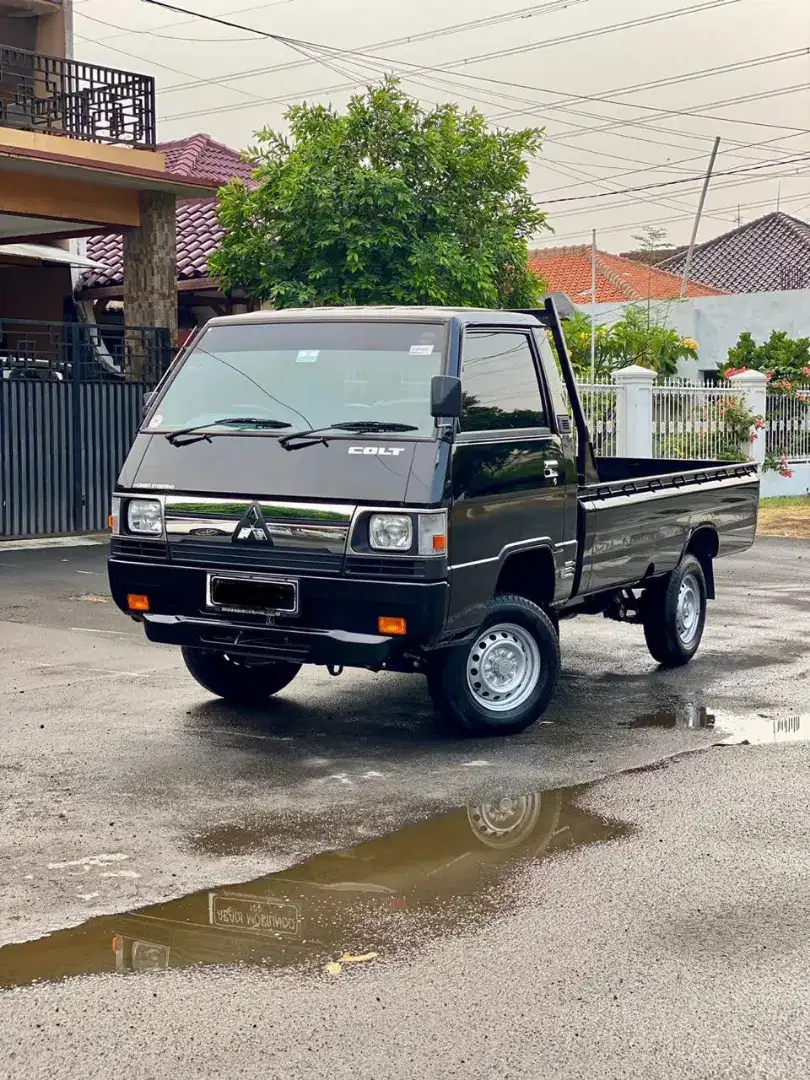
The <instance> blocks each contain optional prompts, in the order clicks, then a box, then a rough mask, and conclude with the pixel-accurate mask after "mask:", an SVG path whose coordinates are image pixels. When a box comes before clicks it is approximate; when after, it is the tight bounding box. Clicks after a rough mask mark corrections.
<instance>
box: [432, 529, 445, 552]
mask: <svg viewBox="0 0 810 1080" xmlns="http://www.w3.org/2000/svg"><path fill="white" fill-rule="evenodd" d="M433 550H434V551H447V537H446V536H445V535H444V533H436V534H435V535H434V537H433Z"/></svg>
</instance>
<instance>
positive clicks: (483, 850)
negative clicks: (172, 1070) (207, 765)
mask: <svg viewBox="0 0 810 1080" xmlns="http://www.w3.org/2000/svg"><path fill="white" fill-rule="evenodd" d="M584 790H586V788H569V789H561V790H557V791H551V792H546V793H542V794H541V793H535V794H531V795H523V796H518V797H512V796H504V797H498V798H495V799H492V800H490V801H489V802H487V803H482V804H479V805H476V806H470V807H465V808H461V809H456V810H451V811H449V812H447V813H444V814H441V815H439V816H438V817H435V818H433V819H431V820H429V821H425V822H421V823H420V824H417V825H410V826H408V827H406V828H404V829H400V830H399V831H398V832H395V833H393V834H391V835H389V836H384V837H381V838H380V839H376V840H371V841H368V842H365V843H362V844H357V845H355V846H353V847H351V848H348V849H346V850H343V851H334V852H331V853H329V854H325V855H316V856H314V857H313V858H311V859H308V860H307V861H306V862H302V863H300V864H298V865H297V866H293V867H291V868H290V869H289V870H284V871H281V872H280V873H276V874H270V875H268V876H266V877H261V878H257V879H256V880H255V881H249V882H245V883H242V884H238V885H228V886H222V887H221V888H215V889H206V890H203V891H200V892H196V893H192V894H191V895H189V896H185V897H182V898H181V899H179V900H172V901H169V902H167V903H163V904H152V905H150V906H149V907H144V908H140V909H137V910H136V911H132V912H128V913H125V914H121V915H104V916H99V917H96V918H92V919H89V920H88V921H87V922H86V923H84V924H83V925H81V926H78V927H75V928H73V929H68V930H61V931H58V932H57V933H54V934H51V935H49V936H48V937H44V938H40V939H38V940H36V941H30V942H24V943H22V944H15V945H7V946H6V947H5V948H3V949H0V987H6V988H7V987H12V986H22V985H27V984H30V983H32V982H35V981H44V980H56V979H62V978H67V977H70V976H76V975H85V974H92V973H104V972H108V973H113V972H128V971H153V970H156V969H160V968H183V967H188V966H191V965H200V964H232V963H250V964H255V965H263V966H267V967H285V966H293V965H299V966H302V967H307V968H310V967H311V968H317V969H323V968H324V967H325V966H327V965H328V970H333V971H334V970H339V968H338V963H337V962H338V961H341V960H343V961H350V960H352V959H364V958H369V959H370V958H373V957H374V956H380V957H387V958H390V957H391V956H393V955H395V954H396V953H397V952H398V951H399V950H400V949H402V948H403V947H406V946H407V945H408V944H410V945H416V946H417V947H420V946H423V945H426V944H428V943H429V942H430V941H431V940H432V939H435V938H437V937H440V936H441V935H442V934H445V933H451V932H455V931H457V930H458V929H460V928H464V929H475V928H476V927H478V926H481V925H484V924H485V923H486V922H487V921H488V920H490V919H492V918H496V917H498V916H501V915H503V914H504V913H506V912H508V911H509V910H512V909H514V908H515V907H517V906H518V904H519V903H520V902H521V898H522V897H525V896H526V895H527V891H526V888H527V886H526V882H525V879H524V878H522V876H521V870H522V869H525V867H526V865H527V862H528V861H529V860H538V859H543V858H547V857H549V856H551V855H554V854H557V853H560V852H563V851H565V850H566V849H569V848H572V847H576V846H579V845H583V844H592V843H599V842H604V841H607V840H612V839H615V838H617V837H620V836H624V835H627V834H628V833H629V832H630V831H631V829H630V827H629V826H626V825H623V824H622V823H620V822H615V821H610V820H607V819H605V818H602V817H599V816H598V815H596V814H593V813H590V812H589V811H587V810H584V809H582V808H580V807H579V806H578V805H577V800H578V798H579V797H581V795H582V793H583V791H584Z"/></svg>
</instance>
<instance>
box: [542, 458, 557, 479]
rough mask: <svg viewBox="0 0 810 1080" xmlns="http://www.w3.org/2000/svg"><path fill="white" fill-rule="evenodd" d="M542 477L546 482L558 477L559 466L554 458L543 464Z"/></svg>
mask: <svg viewBox="0 0 810 1080" xmlns="http://www.w3.org/2000/svg"><path fill="white" fill-rule="evenodd" d="M544 466H545V467H544V469H543V476H544V477H545V479H546V480H555V481H556V479H557V477H558V476H559V475H560V466H559V463H558V461H557V459H556V458H550V459H549V460H548V461H546V462H544Z"/></svg>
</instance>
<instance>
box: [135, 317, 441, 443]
mask: <svg viewBox="0 0 810 1080" xmlns="http://www.w3.org/2000/svg"><path fill="white" fill-rule="evenodd" d="M444 342H445V327H444V326H442V325H440V324H438V325H434V324H427V323H417V322H411V323H395V322H343V321H337V320H334V321H332V322H315V321H304V322H297V323H293V322H290V323H284V322H276V323H273V322H265V323H243V324H241V325H238V324H237V325H232V326H227V325H226V326H212V327H211V328H210V329H209V330H207V331H206V332H205V333H204V334H203V335H202V337H201V338H200V339H199V342H198V343H197V344H196V345H195V346H194V347H193V349H192V351H191V352H190V353H189V355H188V356H187V357H186V359H185V361H184V362H183V364H182V366H181V367H180V370H179V371H178V372H177V374H176V376H175V377H174V379H173V380H172V381H171V382H170V384H169V386H168V387H167V389H166V392H165V394H164V395H163V397H162V398H161V400H160V401H159V403H158V405H157V409H156V411H155V413H154V414H153V416H152V417H151V419H150V421H149V425H148V430H149V431H166V432H168V431H173V430H178V429H185V428H191V427H194V428H197V427H200V428H204V429H205V430H209V431H222V432H223V433H225V432H231V433H232V432H234V431H239V430H245V431H251V432H258V433H260V434H263V435H275V436H276V437H278V435H280V434H282V433H283V432H284V431H286V430H287V429H288V428H290V429H304V428H319V427H326V426H332V425H335V424H337V423H345V422H347V421H377V422H389V423H397V424H407V425H409V427H412V428H413V429H414V430H413V435H416V436H419V435H421V436H425V435H430V434H432V432H433V426H434V423H433V417H432V416H431V414H430V380H431V378H432V377H433V376H434V375H438V374H440V373H441V370H442V362H443V354H444V347H445V345H444ZM242 420H244V421H245V422H244V423H243V424H242V423H240V421H242ZM261 420H266V421H276V422H277V423H276V424H274V425H273V426H271V425H270V424H269V423H267V424H264V425H262V424H261V423H260V422H259V421H261ZM358 426H359V425H358ZM276 427H278V431H276Z"/></svg>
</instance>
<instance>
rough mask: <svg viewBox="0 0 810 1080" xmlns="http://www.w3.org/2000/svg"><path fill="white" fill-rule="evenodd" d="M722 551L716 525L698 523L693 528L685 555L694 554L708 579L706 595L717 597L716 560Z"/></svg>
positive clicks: (685, 548) (711, 597) (710, 598)
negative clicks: (715, 585) (715, 584)
mask: <svg viewBox="0 0 810 1080" xmlns="http://www.w3.org/2000/svg"><path fill="white" fill-rule="evenodd" d="M719 552H720V536H719V534H718V532H717V529H716V528H715V527H714V525H708V524H705V525H698V526H697V528H695V529H693V530H692V533H691V534H690V536H689V539H688V540H687V542H686V545H685V546H684V549H683V555H694V557H695V558H696V559H697V561H698V562H699V563H700V566H701V569H702V570H703V576H704V578H705V579H706V596H707V598H708V599H709V600H714V598H715V587H714V560H715V559H716V558H717V556H718V554H719Z"/></svg>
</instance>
